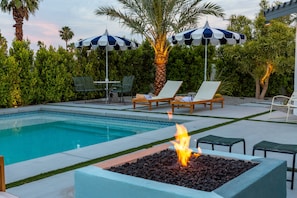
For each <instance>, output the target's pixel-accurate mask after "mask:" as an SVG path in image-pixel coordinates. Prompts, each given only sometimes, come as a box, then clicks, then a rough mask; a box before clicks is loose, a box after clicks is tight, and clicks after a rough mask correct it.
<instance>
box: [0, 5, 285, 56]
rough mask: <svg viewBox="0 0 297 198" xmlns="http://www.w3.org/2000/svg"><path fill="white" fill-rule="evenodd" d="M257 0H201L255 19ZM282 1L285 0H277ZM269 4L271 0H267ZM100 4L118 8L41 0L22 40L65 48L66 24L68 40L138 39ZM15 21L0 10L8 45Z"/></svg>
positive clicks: (219, 22) (214, 23)
mask: <svg viewBox="0 0 297 198" xmlns="http://www.w3.org/2000/svg"><path fill="white" fill-rule="evenodd" d="M260 1H261V0H207V1H206V0H203V1H202V2H203V3H204V2H212V3H216V4H218V5H220V6H221V7H222V8H223V10H224V13H225V18H229V16H231V15H233V14H235V15H244V16H246V17H248V18H249V19H252V20H253V19H255V16H256V14H257V13H259V10H260V7H259V3H260ZM280 1H281V2H286V1H288V0H280ZM269 2H270V3H271V4H272V3H273V2H274V0H269ZM101 6H114V7H119V4H118V3H117V0H41V2H40V4H39V9H38V10H36V12H35V14H34V15H30V16H29V21H26V20H25V21H24V24H23V30H24V39H28V40H30V42H31V46H30V47H31V48H32V49H34V50H37V49H38V47H37V42H38V41H42V42H44V43H45V45H46V46H47V47H49V46H50V45H52V46H54V47H58V46H63V47H65V41H63V40H62V39H61V38H60V35H59V30H61V29H62V27H64V26H68V27H70V29H71V30H72V31H73V33H74V37H73V38H72V39H71V40H70V42H71V43H72V42H77V41H78V40H79V39H83V38H88V37H92V36H96V35H101V34H103V33H104V32H105V30H106V29H107V30H108V32H109V34H111V35H116V36H122V37H125V38H128V39H135V40H137V41H138V42H141V41H142V38H141V36H139V35H132V34H131V30H130V29H128V28H127V27H123V26H122V25H121V24H120V23H119V22H117V21H112V20H110V19H109V18H108V17H107V16H97V15H95V10H96V9H97V8H98V7H101ZM206 20H208V21H209V25H210V26H211V27H216V28H226V27H227V25H228V21H227V20H223V19H221V18H216V17H213V16H203V17H202V18H201V20H200V21H199V24H197V27H203V25H204V23H205V21H206ZM13 24H15V22H14V20H13V18H12V13H3V12H2V11H0V32H1V34H2V36H4V37H5V38H6V40H7V41H8V44H9V46H10V45H11V41H12V40H13V39H14V34H15V29H14V28H13V27H12V26H13Z"/></svg>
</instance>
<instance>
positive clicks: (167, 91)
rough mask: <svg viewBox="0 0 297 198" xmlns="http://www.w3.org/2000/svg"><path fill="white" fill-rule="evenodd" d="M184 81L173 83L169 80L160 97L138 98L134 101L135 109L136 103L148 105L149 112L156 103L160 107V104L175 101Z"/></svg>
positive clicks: (143, 96)
mask: <svg viewBox="0 0 297 198" xmlns="http://www.w3.org/2000/svg"><path fill="white" fill-rule="evenodd" d="M182 83H183V81H172V80H168V81H167V82H166V84H165V85H164V87H163V88H162V90H161V91H160V93H159V94H158V96H152V97H151V96H145V95H142V96H141V97H136V98H133V99H132V103H133V108H134V109H135V108H136V103H138V104H143V105H148V106H149V110H151V109H152V103H153V102H155V103H156V106H158V103H159V102H169V103H170V101H171V100H173V99H174V97H175V95H176V93H177V91H178V90H179V88H180V86H181V85H182Z"/></svg>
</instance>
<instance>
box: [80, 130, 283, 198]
mask: <svg viewBox="0 0 297 198" xmlns="http://www.w3.org/2000/svg"><path fill="white" fill-rule="evenodd" d="M189 142H190V137H189V136H188V133H187V130H186V128H185V127H184V126H183V125H178V124H177V133H176V141H173V142H172V143H173V145H174V149H173V148H171V150H167V149H168V146H166V147H165V148H163V147H162V146H161V147H160V149H159V147H157V149H156V148H152V149H148V151H149V152H147V151H146V152H145V153H146V154H141V155H137V154H135V153H134V154H131V155H128V156H124V157H122V158H120V159H116V160H115V161H116V163H114V160H111V161H107V162H104V163H103V164H102V163H101V164H97V166H99V167H100V168H99V167H96V166H89V167H85V168H82V169H79V170H77V171H76V172H75V197H76V198H85V197H88V198H95V197H98V196H100V197H110V198H113V197H114V198H118V197H121V198H126V197H127V198H131V197H135V198H138V197H141V198H145V197H148V198H151V197H154V198H167V197H168V198H172V197H178V198H190V197H191V198H192V197H201V198H221V197H226V198H228V197H230V198H231V197H232V198H236V197H240V198H250V197H261V198H266V197H267V198H279V197H286V168H287V167H286V162H285V161H281V160H273V159H267V158H258V157H254V156H246V155H239V154H232V153H224V152H216V151H203V155H202V154H201V151H200V150H199V149H198V151H197V152H193V150H194V149H191V148H189ZM141 153H142V152H141ZM201 155H202V156H201ZM200 157H201V159H199V158H200ZM119 161H120V162H119ZM210 161H211V163H210ZM233 163H235V165H234V164H233ZM122 164H123V165H122ZM120 165H122V166H120ZM210 167H211V168H210ZM103 168H105V169H109V170H104V169H103ZM180 173H181V174H180ZM205 173H206V174H205ZM180 175H181V176H180ZM197 176H198V177H197ZM181 181H183V182H181Z"/></svg>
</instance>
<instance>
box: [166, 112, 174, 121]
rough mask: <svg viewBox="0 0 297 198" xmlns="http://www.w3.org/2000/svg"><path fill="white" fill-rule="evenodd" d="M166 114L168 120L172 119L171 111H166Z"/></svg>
mask: <svg viewBox="0 0 297 198" xmlns="http://www.w3.org/2000/svg"><path fill="white" fill-rule="evenodd" d="M167 114H168V119H169V120H171V119H172V117H173V115H172V111H167Z"/></svg>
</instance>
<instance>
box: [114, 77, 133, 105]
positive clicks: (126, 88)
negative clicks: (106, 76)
mask: <svg viewBox="0 0 297 198" xmlns="http://www.w3.org/2000/svg"><path fill="white" fill-rule="evenodd" d="M134 79H135V76H133V75H131V76H124V77H123V80H122V83H121V84H115V85H113V86H112V92H113V93H117V94H120V102H125V101H124V94H129V95H130V96H131V97H132V88H133V82H134Z"/></svg>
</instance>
